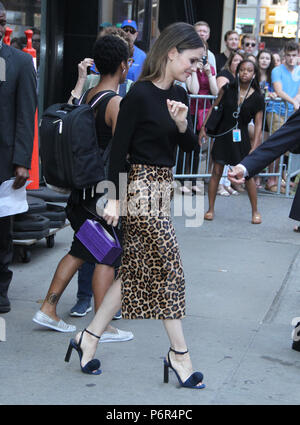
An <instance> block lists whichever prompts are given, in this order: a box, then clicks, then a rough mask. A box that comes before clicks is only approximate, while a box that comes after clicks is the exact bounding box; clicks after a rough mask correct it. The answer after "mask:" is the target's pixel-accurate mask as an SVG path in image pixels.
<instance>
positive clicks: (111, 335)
mask: <svg viewBox="0 0 300 425" xmlns="http://www.w3.org/2000/svg"><path fill="white" fill-rule="evenodd" d="M115 329H116V331H117V332H103V334H102V335H101V338H100V340H99V342H125V341H130V340H132V339H133V338H134V335H133V333H132V332H126V331H122V330H121V329H117V328H115Z"/></svg>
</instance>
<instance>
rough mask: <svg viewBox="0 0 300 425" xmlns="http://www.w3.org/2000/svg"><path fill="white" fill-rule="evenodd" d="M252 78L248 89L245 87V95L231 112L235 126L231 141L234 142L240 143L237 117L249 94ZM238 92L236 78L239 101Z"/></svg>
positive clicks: (240, 137)
mask: <svg viewBox="0 0 300 425" xmlns="http://www.w3.org/2000/svg"><path fill="white" fill-rule="evenodd" d="M252 80H253V78H252ZM252 80H251V82H250V84H249V86H248V89H247V92H246V95H245V97H244V99H243V101H242V102H241V103H240V104H239V103H238V106H237V110H236V111H235V112H233V114H232V116H233V118H235V119H236V126H235V128H233V130H232V141H233V142H235V143H240V142H241V141H242V135H241V130H240V129H239V128H238V119H239V116H240V112H241V109H242V106H243V104H244V102H245V100H246V99H247V96H248V94H249V91H250V88H251V84H252ZM240 94H241V89H240V80H238V102H239V99H240Z"/></svg>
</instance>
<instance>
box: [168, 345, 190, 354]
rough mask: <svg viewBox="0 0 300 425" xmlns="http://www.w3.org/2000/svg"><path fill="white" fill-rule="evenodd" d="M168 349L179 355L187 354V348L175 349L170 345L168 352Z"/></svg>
mask: <svg viewBox="0 0 300 425" xmlns="http://www.w3.org/2000/svg"><path fill="white" fill-rule="evenodd" d="M170 351H172V353H175V354H180V355H183V354H187V353H188V352H189V350H186V351H176V350H174V348H172V347H170V350H169V352H170Z"/></svg>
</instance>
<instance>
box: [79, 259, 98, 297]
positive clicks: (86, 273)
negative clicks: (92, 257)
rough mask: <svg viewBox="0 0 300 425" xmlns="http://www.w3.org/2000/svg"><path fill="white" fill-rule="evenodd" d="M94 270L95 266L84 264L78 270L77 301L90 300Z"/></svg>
mask: <svg viewBox="0 0 300 425" xmlns="http://www.w3.org/2000/svg"><path fill="white" fill-rule="evenodd" d="M94 270H95V264H93V263H84V264H82V266H81V267H80V268H79V270H78V291H77V298H78V299H83V298H84V299H91V298H92V296H93V291H92V278H93V273H94Z"/></svg>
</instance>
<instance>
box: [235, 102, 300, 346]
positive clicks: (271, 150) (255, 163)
mask: <svg viewBox="0 0 300 425" xmlns="http://www.w3.org/2000/svg"><path fill="white" fill-rule="evenodd" d="M299 134H300V109H298V110H297V111H296V112H295V113H294V114H293V115H291V117H290V118H289V119H288V120H287V121H286V123H285V124H284V125H283V126H282V127H281V128H280V129H279V130H277V131H276V132H275V133H273V134H272V135H271V136H270V137H269V138H268V139H267V140H266V141H265V142H264V143H262V144H261V145H260V146H259V147H258V148H257V149H255V150H254V151H253V152H252V153H251V154H250V155H248V156H246V158H244V159H243V160H242V161H241V163H240V164H238V165H236V166H235V167H232V171H229V172H228V178H229V180H230V181H231V182H233V183H236V184H241V183H243V182H244V180H245V178H250V177H253V176H255V175H256V174H258V173H259V172H260V171H261V170H263V169H264V168H265V167H266V166H267V165H268V164H270V163H271V162H273V161H274V160H275V159H276V158H278V157H280V156H281V155H282V154H284V153H285V152H287V151H290V150H293V149H295V147H296V148H298V147H299V145H300V137H299ZM289 216H290V218H292V219H293V220H297V221H300V186H298V188H297V191H296V194H295V197H294V201H293V204H292V208H291V211H290V215H289ZM296 319H299V318H296ZM296 322H297V323H292V324H293V325H295V330H294V333H293V344H292V348H293V349H294V350H297V351H300V338H299V336H300V322H298V321H297V320H296Z"/></svg>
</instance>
